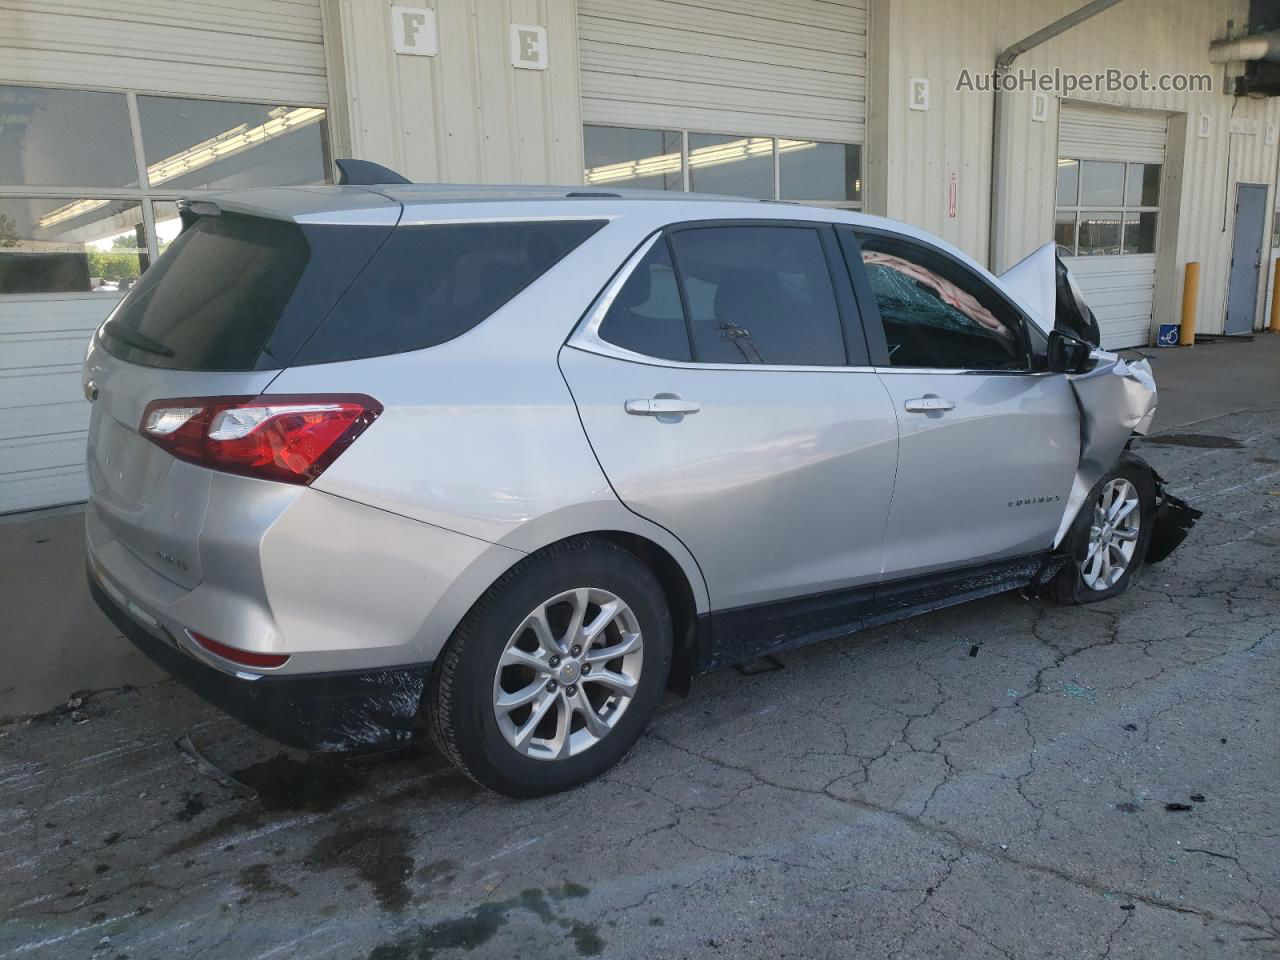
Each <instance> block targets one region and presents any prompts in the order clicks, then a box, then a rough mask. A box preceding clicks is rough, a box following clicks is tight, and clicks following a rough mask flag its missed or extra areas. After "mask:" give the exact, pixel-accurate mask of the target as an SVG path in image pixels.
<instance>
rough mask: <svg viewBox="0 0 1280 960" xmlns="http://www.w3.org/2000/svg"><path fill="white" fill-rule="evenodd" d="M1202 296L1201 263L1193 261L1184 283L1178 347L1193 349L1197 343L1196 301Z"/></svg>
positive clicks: (1189, 265)
mask: <svg viewBox="0 0 1280 960" xmlns="http://www.w3.org/2000/svg"><path fill="white" fill-rule="evenodd" d="M1199 296H1200V262H1199V261H1198V260H1192V261H1191V262H1190V263H1188V264H1187V272H1186V274H1185V275H1184V277H1183V283H1182V326H1181V327H1179V328H1178V346H1180V347H1193V346H1195V342H1196V300H1197V299H1198V298H1199Z"/></svg>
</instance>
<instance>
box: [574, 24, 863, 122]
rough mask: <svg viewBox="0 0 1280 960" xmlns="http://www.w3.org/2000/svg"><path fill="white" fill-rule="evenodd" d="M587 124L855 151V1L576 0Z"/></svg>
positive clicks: (859, 89) (859, 108) (858, 48)
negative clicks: (777, 139)
mask: <svg viewBox="0 0 1280 960" xmlns="http://www.w3.org/2000/svg"><path fill="white" fill-rule="evenodd" d="M578 23H579V31H580V36H579V41H578V46H579V51H580V53H579V57H580V59H581V62H582V115H583V119H584V120H585V121H586V122H587V123H605V124H621V125H624V126H638V127H658V128H677V129H678V128H687V129H690V130H701V131H707V132H713V133H748V134H752V133H754V134H775V135H781V136H787V137H797V138H808V139H817V140H836V141H846V142H852V143H861V142H862V141H863V139H864V128H865V124H866V78H867V11H866V5H865V3H864V2H861V0H845V2H830V0H785V2H784V0H778V2H769V0H741V2H738V3H734V2H732V0H578Z"/></svg>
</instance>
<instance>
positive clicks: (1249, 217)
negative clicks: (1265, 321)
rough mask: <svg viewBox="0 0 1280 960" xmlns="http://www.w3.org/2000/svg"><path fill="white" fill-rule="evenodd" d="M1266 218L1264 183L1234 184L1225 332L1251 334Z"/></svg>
mask: <svg viewBox="0 0 1280 960" xmlns="http://www.w3.org/2000/svg"><path fill="white" fill-rule="evenodd" d="M1266 218H1267V186H1266V184H1263V183H1241V184H1237V185H1236V226H1235V234H1234V236H1233V238H1232V241H1231V272H1230V274H1229V275H1228V277H1227V320H1226V326H1225V331H1226V332H1227V333H1229V334H1230V333H1251V332H1252V331H1253V321H1254V318H1255V316H1256V314H1257V310H1258V278H1259V271H1260V270H1261V268H1262V227H1263V223H1264V221H1265V220H1266Z"/></svg>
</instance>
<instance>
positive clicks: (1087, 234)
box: [1054, 157, 1161, 257]
mask: <svg viewBox="0 0 1280 960" xmlns="http://www.w3.org/2000/svg"><path fill="white" fill-rule="evenodd" d="M1160 174H1161V169H1160V164H1158V163H1124V162H1121V161H1112V160H1078V159H1074V158H1070V157H1062V158H1060V159H1059V160H1058V196H1057V212H1056V215H1055V217H1054V241H1055V242H1056V243H1057V244H1058V247H1059V249H1060V252H1061V253H1062V254H1063V256H1068V257H1077V256H1078V257H1087V256H1119V255H1121V254H1137V253H1155V250H1156V228H1157V226H1158V223H1159V219H1160V216H1159V215H1160Z"/></svg>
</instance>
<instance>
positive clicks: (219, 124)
mask: <svg viewBox="0 0 1280 960" xmlns="http://www.w3.org/2000/svg"><path fill="white" fill-rule="evenodd" d="M0 94H2V96H0V130H3V131H4V133H5V134H6V135H8V136H10V137H13V138H14V139H15V140H17V139H18V137H19V134H21V133H23V131H24V129H25V130H27V131H30V132H31V137H30V139H31V141H32V144H31V145H29V146H26V147H24V146H23V145H22V144H21V143H19V144H18V145H17V146H16V148H12V143H11V149H10V150H9V152H8V153H6V154H5V155H4V159H5V161H6V162H5V163H0V171H11V170H17V171H18V179H17V180H16V181H15V180H13V179H10V180H8V181H5V180H3V175H0V213H4V214H6V215H7V216H8V220H7V221H5V222H6V224H7V225H8V227H9V228H10V229H13V228H14V226H15V223H16V227H17V229H18V239H19V245H18V246H17V247H15V246H14V244H13V243H9V244H7V245H6V244H0V246H7V247H8V249H7V250H5V251H0V254H4V255H8V256H10V257H11V258H13V257H18V256H20V255H22V254H25V253H41V252H48V251H57V252H59V253H64V252H70V253H73V254H74V253H76V252H80V251H86V252H87V251H89V250H90V245H91V244H93V243H95V242H96V243H98V244H99V246H97V247H95V248H94V249H96V250H98V251H100V252H102V253H106V254H110V253H112V250H113V248H112V247H111V240H112V232H113V231H115V232H119V231H122V230H126V229H128V228H130V227H131V226H133V225H135V224H137V222H138V220H139V219H142V218H145V220H144V222H145V225H146V227H147V228H150V226H151V223H152V222H153V221H154V220H158V219H159V218H160V216H161V214H160V206H161V205H160V202H159V201H160V200H163V199H164V198H173V197H176V196H179V195H181V194H182V193H184V192H187V190H188V188H190V187H193V186H197V185H199V183H198V180H193V179H192V178H193V177H194V176H196V174H195V173H192V171H199V170H200V169H204V170H205V171H211V170H213V169H214V163H215V160H216V159H217V158H218V157H234V156H237V155H239V156H242V157H244V156H247V155H248V151H249V149H250V148H251V146H252V145H254V144H262V145H263V150H262V154H263V155H267V156H268V157H273V158H274V159H270V160H268V161H267V163H274V164H275V166H274V167H272V168H271V169H272V171H273V173H271V174H263V173H262V170H264V169H266V168H265V167H262V168H258V169H257V170H256V171H255V175H256V176H258V177H259V180H258V182H262V177H263V176H267V177H270V176H272V175H274V171H276V170H283V169H287V168H288V167H289V166H290V164H291V163H292V162H293V160H294V158H295V155H294V154H291V153H289V152H288V151H282V150H281V149H280V147H281V144H282V142H283V140H284V139H285V137H286V134H288V133H290V132H291V131H295V130H300V129H306V130H308V131H309V133H307V134H305V136H307V137H310V138H311V139H310V140H309V141H308V142H309V143H314V144H316V146H315V148H314V149H311V150H310V152H309V154H308V157H309V160H308V164H309V165H308V170H310V169H312V166H311V164H312V163H314V169H316V170H321V171H323V170H324V166H323V164H324V159H323V157H322V156H319V155H320V154H321V153H322V151H321V150H320V149H319V146H318V144H319V143H320V142H321V138H320V136H319V134H318V131H319V130H320V128H321V124H320V123H319V120H320V118H321V117H322V116H323V114H322V112H321V110H320V109H319V108H323V107H324V106H325V105H326V103H327V101H328V92H327V83H326V77H325V58H324V42H323V35H322V30H321V15H320V0H223V2H219V3H208V2H205V0H100V2H95V3H92V4H87V3H82V2H78V0H77V2H72V0H7V2H4V3H0ZM93 96H96V97H98V99H97V100H93V101H91V102H92V103H94V104H101V106H100V107H94V108H92V109H88V108H82V107H81V101H79V100H76V99H75V98H76V97H82V98H85V102H90V101H88V99H87V98H90V97H93ZM126 97H128V98H129V100H128V101H127V103H128V109H127V110H126ZM161 98H168V99H161ZM206 98H207V99H206ZM149 110H150V111H152V112H151V113H148V111H149ZM237 110H239V113H236V111H237ZM138 116H141V121H140V125H141V130H142V132H143V134H144V135H146V136H144V137H142V138H140V139H146V137H152V139H150V140H148V141H147V142H146V143H144V144H143V148H144V149H143V153H144V155H145V160H144V161H142V162H141V164H140V165H142V166H145V167H146V168H147V178H148V180H149V183H150V185H149V186H144V187H140V186H139V185H138V179H139V173H138V171H137V169H136V168H134V170H133V173H132V176H131V177H130V176H129V175H128V174H126V175H123V176H122V175H121V174H120V173H119V166H120V165H121V164H123V165H124V166H125V168H126V170H128V169H129V168H130V167H131V166H132V165H133V164H135V163H137V162H138V161H136V160H135V154H134V151H133V149H132V148H131V147H129V146H127V144H129V140H130V132H131V131H133V128H134V124H135V122H138V121H136V118H137V117H138ZM44 117H47V118H49V119H47V120H42V118H44ZM149 118H150V120H151V129H150V130H148V119H149ZM168 118H173V121H172V122H168V123H167V122H166V120H167V119H168ZM41 124H43V125H41ZM10 126H11V127H14V128H15V129H14V130H12V131H10V130H9V129H7V128H8V127H10ZM286 128H288V130H286ZM80 130H82V131H83V132H82V134H77V131H80ZM135 132H136V131H135ZM117 134H118V136H114V135H117ZM153 134H154V136H152V135H153ZM298 135H299V136H301V134H298ZM183 136H189V139H187V140H181V139H180V138H181V137H183ZM237 137H239V138H240V139H239V141H237V139H236V138H237ZM104 138H105V139H109V140H111V142H112V144H113V145H116V147H117V148H116V149H114V150H113V148H112V147H110V146H108V145H106V144H105V140H104ZM121 141H122V142H123V143H124V144H126V146H124V147H118V144H119V143H120V142H121ZM267 141H271V143H268V142H267ZM42 149H43V151H44V152H43V153H41V152H40V151H41V150H42ZM24 150H25V152H24ZM201 150H204V151H205V154H208V156H206V155H203V154H201V153H200V151H201ZM273 150H274V151H275V152H274V154H272V151H273ZM59 151H67V152H75V153H78V154H82V155H83V156H85V157H88V158H91V159H90V160H86V161H85V162H82V163H79V164H78V165H77V166H76V167H75V173H76V176H75V177H74V178H72V179H67V180H65V181H62V180H57V179H56V175H54V174H48V173H43V172H41V171H40V170H39V169H37V168H38V167H39V165H40V163H41V162H42V161H41V159H39V158H41V157H46V158H47V157H49V156H55V157H56V156H57V155H58V153H59ZM311 154H316V155H317V157H318V158H317V159H314V161H313V160H312V159H310V155H311ZM95 156H96V157H97V158H98V159H92V158H94V157H95ZM122 158H123V159H122ZM113 161H115V166H114V167H113V166H112V163H113ZM254 162H256V161H254ZM224 163H230V161H228V160H224ZM67 166H68V169H69V168H70V165H67ZM223 169H225V168H223ZM321 175H323V174H321ZM9 176H10V177H12V176H13V174H12V173H10V174H9ZM51 178H53V179H51ZM221 182H222V183H225V184H226V185H228V186H230V185H235V183H234V175H228V176H226V177H223V178H222V181H221ZM152 198H156V200H155V207H154V208H153V207H152V203H153V199H152ZM107 204H119V205H123V206H124V207H125V208H127V209H125V210H124V212H123V213H121V214H119V215H118V216H117V217H116V219H115V221H114V222H112V221H109V220H108V219H107V218H106V217H104V216H102V212H103V211H104V210H106V209H107V206H106V205H107ZM95 209H96V210H97V211H98V213H97V214H95V212H94V211H95ZM153 209H154V211H155V213H154V216H153V215H152V211H153ZM144 210H145V213H144V212H143V211H144ZM165 210H166V214H165V215H166V216H172V208H171V207H170V206H169V205H167V204H166V205H165ZM95 216H97V217H98V218H99V219H98V220H96V221H95V220H94V217H95ZM130 218H132V219H130ZM171 224H172V221H171ZM55 228H58V229H56V230H55ZM24 231H25V232H24ZM55 232H56V233H57V236H54V235H53V234H54V233H55ZM23 245H25V247H24V246H23ZM150 245H151V246H152V247H154V246H155V245H156V242H155V240H154V239H153V240H152V241H151V244H150ZM82 255H85V254H82ZM88 257H89V259H88V262H89V263H90V264H91V266H90V269H89V271H88V272H89V274H90V275H91V276H90V279H89V280H88V283H87V284H86V283H84V282H83V281H77V282H78V283H79V284H80V285H79V286H78V287H74V289H71V288H68V289H60V290H56V291H54V290H46V289H42V288H41V287H40V286H39V285H38V284H35V283H26V281H28V280H30V276H31V275H30V273H28V275H27V276H26V277H22V276H21V275H20V273H19V271H21V270H24V269H26V270H30V268H27V267H24V266H23V265H22V264H21V263H18V261H17V260H13V259H11V260H10V261H9V262H8V264H7V267H8V269H9V270H10V273H9V274H8V275H7V276H8V278H9V279H8V281H7V282H8V284H9V285H8V286H6V275H5V274H4V271H3V270H0V513H7V512H12V511H17V510H29V509H34V508H37V507H46V506H53V505H56V504H63V503H73V502H76V501H79V500H83V499H85V497H86V495H87V488H86V482H85V471H84V448H85V439H86V430H87V426H88V420H89V410H88V403H87V402H86V401H85V400H84V397H83V396H82V394H81V387H80V365H81V363H82V361H83V358H84V353H85V348H86V346H87V344H88V338H89V336H90V333H91V331H92V330H93V329H95V328H96V327H97V326H98V325H99V324H100V323H101V322H102V320H103V319H104V318H105V316H106V315H107V313H108V312H109V311H110V310H111V308H112V307H113V306H114V305H115V304H116V303H117V302H118V301H119V299H120V296H121V294H120V292H118V291H116V292H112V291H114V290H115V287H114V285H113V284H111V283H105V284H104V283H102V282H101V279H102V278H100V277H99V278H93V277H92V274H94V273H95V272H97V270H98V269H100V268H98V267H96V266H93V265H95V264H96V263H100V262H101V258H99V260H97V261H95V260H94V259H93V255H92V254H89V255H88ZM5 266H6V264H0V267H5ZM135 269H136V267H135ZM15 277H16V278H17V281H18V283H19V285H18V286H16V287H15V286H13V283H14V282H15V281H14V278H15ZM24 283H26V285H25V286H23V284H24ZM123 285H124V284H123V283H121V284H120V286H121V287H123ZM72 286H74V285H72ZM90 286H92V288H93V289H94V290H96V291H97V292H87V291H88V289H89V287H90ZM15 289H18V290H23V291H24V292H22V293H14V292H12V291H13V290H15Z"/></svg>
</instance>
